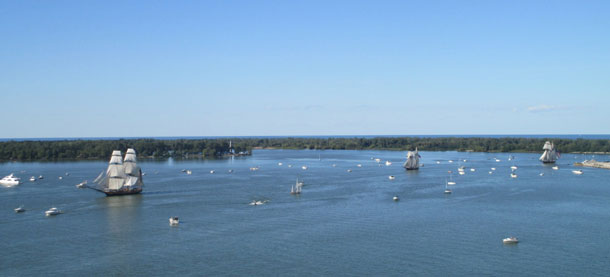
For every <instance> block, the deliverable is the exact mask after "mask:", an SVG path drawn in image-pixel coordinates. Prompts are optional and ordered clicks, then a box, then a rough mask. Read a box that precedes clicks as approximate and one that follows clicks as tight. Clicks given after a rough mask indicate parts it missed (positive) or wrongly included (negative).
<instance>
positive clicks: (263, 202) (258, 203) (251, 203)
mask: <svg viewBox="0 0 610 277" xmlns="http://www.w3.org/2000/svg"><path fill="white" fill-rule="evenodd" d="M265 203H267V200H265V201H260V200H252V202H250V204H248V205H250V206H260V205H263V204H265Z"/></svg>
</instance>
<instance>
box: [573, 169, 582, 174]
mask: <svg viewBox="0 0 610 277" xmlns="http://www.w3.org/2000/svg"><path fill="white" fill-rule="evenodd" d="M572 173H574V174H576V175H581V174H582V170H572Z"/></svg>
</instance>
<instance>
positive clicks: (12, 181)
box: [0, 173, 21, 187]
mask: <svg viewBox="0 0 610 277" xmlns="http://www.w3.org/2000/svg"><path fill="white" fill-rule="evenodd" d="M19 184H21V178H19V177H15V175H13V173H11V174H9V175H8V176H6V177H4V178H2V179H1V180H0V185H3V186H7V187H12V186H16V185H19Z"/></svg>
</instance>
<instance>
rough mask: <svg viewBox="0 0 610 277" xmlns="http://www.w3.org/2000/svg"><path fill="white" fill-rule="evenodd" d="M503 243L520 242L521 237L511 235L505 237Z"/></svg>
mask: <svg viewBox="0 0 610 277" xmlns="http://www.w3.org/2000/svg"><path fill="white" fill-rule="evenodd" d="M502 243H504V244H513V243H519V239H517V238H516V237H509V238H505V239H503V240H502Z"/></svg>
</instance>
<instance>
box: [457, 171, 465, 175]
mask: <svg viewBox="0 0 610 277" xmlns="http://www.w3.org/2000/svg"><path fill="white" fill-rule="evenodd" d="M458 173H459V174H460V175H464V174H466V172H464V171H460V172H458Z"/></svg>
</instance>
